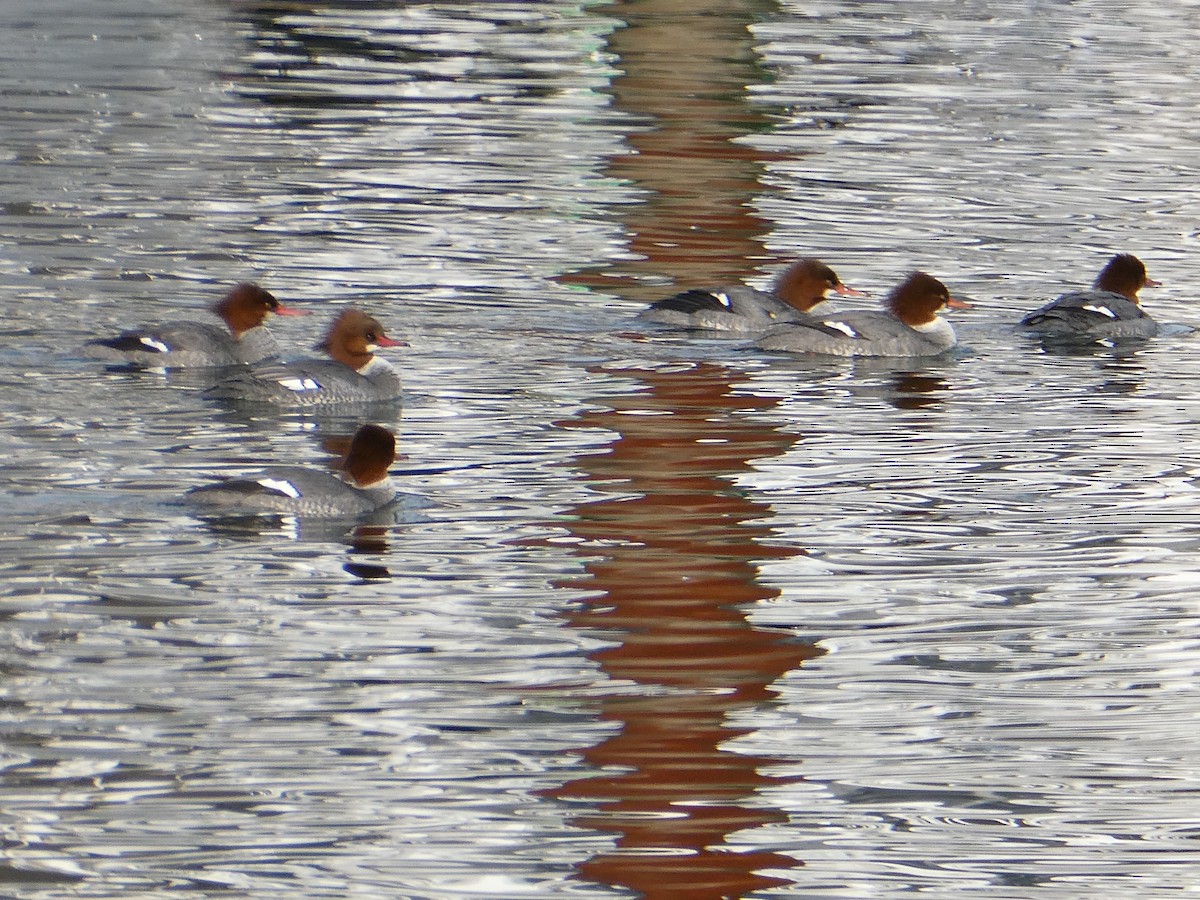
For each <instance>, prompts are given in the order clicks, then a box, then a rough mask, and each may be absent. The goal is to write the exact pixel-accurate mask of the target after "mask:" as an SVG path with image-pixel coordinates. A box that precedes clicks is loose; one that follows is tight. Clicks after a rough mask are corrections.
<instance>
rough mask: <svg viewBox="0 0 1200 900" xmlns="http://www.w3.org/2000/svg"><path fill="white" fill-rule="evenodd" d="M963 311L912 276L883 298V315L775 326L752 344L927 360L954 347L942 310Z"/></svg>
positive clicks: (929, 279) (939, 287) (927, 278)
mask: <svg viewBox="0 0 1200 900" xmlns="http://www.w3.org/2000/svg"><path fill="white" fill-rule="evenodd" d="M947 306H949V307H952V308H954V309H969V308H970V304H969V303H966V302H964V301H962V300H958V299H956V298H954V297H951V296H950V292H949V291H948V290H946V286H945V285H944V284H942V283H941V282H940V281H938V280H937V279H936V278H934V277H933V276H932V275H927V274H925V273H924V272H913V273H912V274H911V275H909V276H908V277H907V278H906V279H905V280H904V281H903V282H901V283H900V284H899V285H898V286H897V287H896V288H894V289H893V290H892V292H891V294H889V295H888V298H887V312H881V311H877V310H865V311H862V312H847V313H843V314H841V315H836V316H829V317H826V318H818V317H813V318H811V319H808V320H805V321H801V322H791V323H788V324H785V325H776V326H775V327H774V328H772V329H770V330H769V331H768V332H767V333H766V334H764V335H763V336H762V337H761V338H760V339H759V340H758V346H759V347H762V348H763V349H764V350H786V351H787V352H789V353H824V354H829V355H832V356H933V355H935V354H938V353H942V352H944V351H946V350H949V349H950V348H951V347H953V346H954V345H955V343H957V338H956V337H955V335H954V329H953V328H952V327H951V326H950V323H949V322H947V321H946V320H945V319H943V318H942V317H941V316H939V315H938V313H939V312H941V311H942V310H943V309H944V308H945V307H947Z"/></svg>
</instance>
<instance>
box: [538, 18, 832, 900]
mask: <svg viewBox="0 0 1200 900" xmlns="http://www.w3.org/2000/svg"><path fill="white" fill-rule="evenodd" d="M775 11H777V7H776V5H775V4H774V3H771V2H765V0H629V2H623V3H616V4H613V5H612V6H610V7H606V8H605V9H604V13H605V14H606V15H610V16H616V17H618V18H620V19H622V20H623V21H624V22H625V27H622V28H618V29H617V30H616V31H614V32H613V34H612V35H611V37H610V42H609V49H610V50H611V51H612V52H613V53H614V54H615V55H616V56H617V57H618V60H617V66H618V68H619V69H620V70H621V72H622V74H621V75H620V76H619V77H617V78H616V79H615V80H614V82H613V84H612V94H613V98H614V105H615V106H617V107H618V108H620V109H623V110H626V111H629V112H631V113H633V114H634V118H635V119H636V121H638V122H639V123H646V122H650V123H651V125H650V127H647V128H644V129H639V130H638V131H637V132H636V133H634V134H632V135H631V136H630V137H629V139H628V143H629V145H630V149H631V150H632V151H633V152H631V153H629V154H627V155H622V156H618V157H616V158H614V159H613V161H612V163H611V166H610V174H614V175H617V176H619V177H622V178H625V179H627V180H629V181H631V182H633V183H634V184H636V185H637V186H638V187H639V188H641V189H642V190H643V191H645V192H646V195H647V196H648V197H649V199H648V200H647V201H646V202H645V203H643V204H636V205H633V204H631V205H629V206H623V207H621V208H620V210H619V213H620V215H621V216H622V223H623V225H624V226H625V228H626V231H627V233H628V235H629V246H630V249H632V250H633V251H634V252H635V253H636V254H637V258H636V259H633V260H630V261H622V262H621V263H619V264H618V265H617V266H614V267H612V268H609V269H606V270H604V271H600V272H584V273H577V274H576V275H574V276H571V279H570V280H572V281H575V282H576V283H583V284H589V285H593V286H599V287H602V288H603V289H605V290H619V291H620V292H621V293H623V294H624V295H625V296H627V297H633V298H636V299H641V300H651V299H656V296H661V295H662V294H664V293H666V292H667V291H664V290H663V289H662V288H661V286H660V287H659V288H657V289H654V288H648V287H646V284H647V283H648V282H654V281H657V282H658V283H659V284H660V285H661V283H662V281H663V280H664V279H667V280H669V281H671V282H673V283H674V284H675V285H676V286H678V287H684V286H715V285H719V284H722V283H728V282H729V281H731V280H739V281H740V280H744V279H746V278H747V277H748V276H751V275H753V274H755V273H756V272H758V270H759V267H760V265H761V264H762V262H763V261H764V260H765V259H767V258H769V254H768V253H767V252H766V251H765V249H764V247H763V240H764V236H765V234H766V233H767V232H768V230H769V228H770V225H769V223H767V222H766V221H764V220H763V219H762V218H761V217H759V216H758V215H757V214H756V213H755V211H754V200H755V198H756V197H757V196H758V194H759V192H760V191H761V184H762V175H763V171H764V165H765V162H766V157H765V155H764V154H762V153H759V152H757V151H756V150H755V149H754V148H753V147H752V146H750V145H749V144H746V143H741V142H737V140H736V139H737V138H739V137H744V136H745V135H747V134H750V133H752V132H754V131H756V130H760V129H764V128H768V127H770V120H769V117H768V113H767V111H766V110H764V109H763V108H762V107H760V106H756V105H754V104H752V103H750V102H748V101H747V99H746V86H747V85H748V84H750V83H752V82H754V81H759V80H762V79H763V78H764V74H763V72H762V70H761V68H760V66H759V60H758V58H757V57H756V55H755V53H754V49H753V43H752V35H751V33H750V31H749V29H748V26H749V25H750V24H751V23H752V22H753V21H755V20H757V19H759V18H761V17H762V16H763V15H766V14H769V13H771V12H775ZM602 371H604V373H605V374H606V375H609V376H617V377H619V378H622V379H625V380H628V381H632V382H634V383H633V384H631V385H628V386H627V390H624V391H620V392H614V395H613V396H605V397H598V398H593V403H592V404H591V406H592V409H591V410H590V411H588V412H584V413H581V414H580V415H579V416H577V417H576V418H574V419H572V420H570V421H568V422H562V423H559V424H560V425H561V426H562V427H581V428H603V429H607V430H608V431H610V432H612V433H613V434H614V435H615V437H614V438H613V440H612V442H611V443H610V444H609V446H608V448H607V450H608V452H606V453H603V454H599V455H594V454H588V455H583V456H580V457H579V458H578V459H576V460H575V468H576V469H577V470H578V471H579V472H580V473H581V477H583V478H585V479H587V480H589V481H590V482H591V483H592V487H593V489H594V490H595V492H596V493H597V494H598V495H599V496H598V498H597V499H595V500H594V501H592V502H588V503H585V504H581V505H579V506H577V507H575V508H574V509H572V510H569V511H568V512H567V513H566V514H565V515H564V517H563V521H562V522H561V523H560V524H565V526H566V527H567V528H569V529H570V531H571V532H572V534H573V535H574V536H575V537H576V538H577V539H578V543H577V544H576V546H577V548H578V552H579V554H580V555H581V556H584V557H585V558H586V559H587V563H586V575H585V576H584V577H583V578H581V579H579V580H576V581H573V582H571V583H570V584H569V585H568V586H570V587H573V588H583V589H585V590H587V591H588V592H589V594H588V596H589V597H590V599H589V600H587V601H586V602H585V603H583V604H582V605H581V606H580V607H579V608H578V609H576V610H575V611H573V612H572V613H571V614H570V615H569V620H570V622H571V624H572V625H574V626H576V627H579V628H586V629H589V630H591V629H599V630H600V631H601V633H603V634H604V635H606V636H608V637H611V638H613V639H614V640H615V641H617V643H616V644H615V645H613V646H610V647H607V648H605V649H602V650H598V651H596V652H594V653H593V654H591V658H592V659H594V660H595V661H596V662H597V663H598V664H599V665H600V666H601V667H602V668H603V670H604V672H605V673H606V674H607V675H608V677H609V678H611V679H612V680H613V683H614V689H613V691H612V692H611V694H610V695H609V696H607V697H603V698H601V699H600V701H599V702H600V716H601V717H602V718H603V719H605V720H608V721H611V722H614V723H617V724H618V726H619V727H618V729H617V730H616V731H615V733H614V734H613V735H612V736H611V737H610V738H609V739H607V740H605V741H603V742H602V743H600V744H598V745H597V746H594V747H590V748H586V749H584V750H581V751H580V752H581V753H582V754H583V755H584V756H585V758H586V759H587V760H588V762H589V763H591V764H592V765H593V766H595V767H596V768H597V770H599V774H596V775H595V776H592V777H588V778H583V779H579V780H577V781H574V782H570V783H568V784H565V785H563V786H562V787H561V788H559V789H558V790H556V791H554V792H553V793H554V796H557V797H560V798H563V799H570V800H575V801H586V802H587V803H588V804H589V809H590V811H589V812H587V813H585V814H582V815H580V816H578V817H577V818H576V819H575V822H576V823H577V824H580V825H584V826H587V827H590V828H594V829H597V830H599V831H603V832H608V833H612V834H615V835H616V846H615V848H614V849H613V850H612V851H610V852H605V853H601V854H598V855H596V856H594V857H592V858H591V859H590V860H587V861H586V862H584V863H582V864H581V865H580V866H579V874H580V876H581V877H583V878H586V879H588V880H591V881H594V882H599V883H602V884H608V885H614V886H619V887H625V888H629V889H632V890H635V891H638V892H640V894H641V895H642V896H645V897H649V898H678V897H688V898H699V900H704V898H717V897H723V898H724V897H740V896H742V895H744V894H745V893H747V892H750V891H753V890H761V889H763V888H767V887H772V886H776V885H783V884H788V883H790V882H789V881H787V880H786V879H785V878H784V877H782V876H780V875H779V874H770V871H771V870H775V871H776V872H778V871H779V870H783V869H787V868H791V867H794V866H797V865H800V863H799V861H797V860H796V859H794V858H793V857H790V856H785V855H783V854H778V853H774V852H771V851H770V850H756V851H751V852H738V851H737V849H736V846H735V845H734V844H732V843H731V842H730V841H729V837H730V835H732V834H733V833H735V832H738V831H743V830H746V829H754V828H756V827H759V826H762V825H767V824H770V823H775V822H780V821H784V820H785V819H786V814H785V813H783V812H782V811H780V810H778V809H774V808H771V807H770V806H769V804H768V802H767V800H766V798H765V796H764V795H763V794H762V792H761V789H762V788H763V787H766V786H769V785H772V784H778V783H779V782H780V780H781V779H780V778H779V777H778V776H776V775H772V774H771V770H772V769H777V768H779V767H781V766H782V765H784V764H794V763H795V760H780V759H771V758H765V757H761V756H752V755H749V754H742V753H738V752H736V751H735V750H734V749H731V748H730V746H729V745H730V742H731V741H733V740H734V739H736V738H738V737H740V736H742V735H745V734H746V733H747V732H748V731H749V730H750V726H746V725H743V724H741V723H745V722H753V721H754V720H755V715H754V714H755V712H756V710H759V709H761V708H763V707H764V706H765V705H768V704H770V703H771V702H772V700H773V698H774V696H775V693H774V691H773V689H772V685H773V684H774V683H775V682H776V681H778V680H779V679H780V678H781V677H782V676H784V675H785V674H786V673H788V672H789V671H791V670H793V669H795V668H797V667H798V666H800V665H802V664H803V663H804V661H805V660H808V659H811V658H812V657H814V656H816V655H817V654H818V653H819V651H818V650H817V649H816V648H815V647H813V646H812V645H811V644H807V643H804V642H801V641H798V640H794V639H793V638H792V636H791V635H790V634H789V633H786V632H783V631H778V630H772V629H767V628H757V627H754V626H753V625H751V624H750V622H749V621H747V618H746V612H745V610H746V609H748V608H749V607H750V605H752V604H755V603H761V602H763V601H766V600H770V599H771V598H773V597H774V596H775V595H776V591H774V590H773V589H771V588H769V587H766V586H764V585H763V584H761V583H760V579H759V568H758V567H759V563H760V561H762V560H764V559H768V558H772V557H776V558H778V557H787V556H795V555H798V554H800V553H803V552H804V551H803V550H802V549H800V548H797V547H794V546H784V545H782V544H781V543H777V542H773V535H772V531H771V528H770V525H769V522H770V518H771V510H770V507H769V506H767V505H766V504H765V503H762V502H759V501H757V500H755V499H753V498H752V497H750V496H748V495H747V493H746V492H745V491H744V490H742V489H740V488H738V487H737V486H736V485H735V484H734V481H733V479H734V478H735V477H736V476H737V475H738V474H739V473H744V472H746V471H748V470H749V469H751V468H752V463H753V461H754V460H758V459H764V458H770V457H776V456H779V455H781V454H784V453H786V452H788V451H789V450H790V449H791V448H792V446H793V445H794V444H796V442H797V441H799V440H800V439H801V438H800V435H798V434H795V433H793V432H787V433H785V432H781V431H780V430H778V429H777V428H776V427H774V426H773V425H772V424H771V423H770V422H768V421H767V420H766V418H765V417H763V416H759V415H756V413H762V412H764V411H765V410H767V409H769V408H770V407H772V406H774V405H775V403H776V401H775V400H773V399H770V398H763V397H756V396H753V395H751V394H748V393H746V392H745V391H742V390H739V388H738V387H737V385H738V384H739V383H742V382H744V381H745V380H746V379H745V376H743V375H741V374H740V373H738V372H736V371H735V370H733V369H731V368H728V367H726V366H723V365H717V364H711V363H695V362H688V363H678V364H674V365H663V366H652V365H646V366H644V367H640V368H616V367H611V368H607V369H603V370H602Z"/></svg>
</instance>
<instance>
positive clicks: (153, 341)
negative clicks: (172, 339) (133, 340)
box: [139, 334, 171, 353]
mask: <svg viewBox="0 0 1200 900" xmlns="http://www.w3.org/2000/svg"><path fill="white" fill-rule="evenodd" d="M139 342H140V343H142V344H144V345H145V346H146V347H149V348H150V349H151V350H153V351H154V352H155V353H170V352H171V348H170V347H168V346H167V345H166V344H164V343H163V342H162V341H160V340H159V339H158V338H153V337H150V335H148V334H145V335H142V337H141V338H139Z"/></svg>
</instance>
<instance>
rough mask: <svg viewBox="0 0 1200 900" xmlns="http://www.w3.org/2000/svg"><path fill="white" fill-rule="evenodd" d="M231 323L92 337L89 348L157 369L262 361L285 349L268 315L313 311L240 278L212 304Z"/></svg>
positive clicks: (103, 356)
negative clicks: (271, 329)
mask: <svg viewBox="0 0 1200 900" xmlns="http://www.w3.org/2000/svg"><path fill="white" fill-rule="evenodd" d="M212 311H213V312H214V313H216V314H217V315H218V316H219V317H220V318H221V319H222V320H223V321H224V322H225V325H226V328H225V329H222V328H221V327H220V326H219V325H213V324H209V323H208V322H173V323H168V324H165V325H160V326H158V327H157V328H144V329H131V330H129V331H123V332H121V333H120V334H119V335H117V336H116V337H114V338H106V339H103V340H96V341H91V342H89V343H87V344H85V345H84V348H83V352H84V353H85V354H86V355H87V356H89V357H91V358H93V359H102V360H104V361H106V362H114V363H123V364H125V365H131V366H139V367H144V368H153V369H189V368H217V367H222V366H239V365H245V364H247V363H256V362H259V361H260V360H263V359H266V358H267V357H269V356H274V355H276V354H277V353H278V352H279V348H278V346H277V345H276V343H275V338H274V337H272V336H271V333H270V332H269V331H267V329H266V328H265V327H263V326H264V323H265V322H266V320H267V318H268V316H271V315H277V316H307V315H308V311H307V310H302V309H295V308H293V307H290V306H284V305H283V304H282V303H280V302H279V301H278V300H276V299H275V297H274V296H272V295H271V294H270V293H269V292H268V291H265V290H263V289H262V288H261V287H259V286H258V285H257V284H250V283H245V284H239V285H238V286H237V287H235V288H234V289H233V290H231V291H230V292H229V293H227V294H226V295H225V296H224V297H223V298H221V300H219V301H217V303H215V304H214V305H213V307H212Z"/></svg>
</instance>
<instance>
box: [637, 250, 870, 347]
mask: <svg viewBox="0 0 1200 900" xmlns="http://www.w3.org/2000/svg"><path fill="white" fill-rule="evenodd" d="M828 291H834V292H835V293H838V294H842V295H844V296H848V297H862V296H865V295H864V294H863V292H862V291H856V290H854V289H853V288H848V287H846V285H844V284H842V280H841V279H840V278H838V276H837V273H835V272H834V271H833V269H831V268H829V266H827V265H825V263H823V262H821V261H820V260H819V259H801V260H799V261H798V262H795V263H793V264H792V265H790V266H788V268H787V269H785V270H784V271H783V272H782V273H781V274H780V275H779V277H778V278H777V279H776V280H775V283H774V284H773V285H772V286H771V289H770V290H769V291H760V290H757V289H756V288H752V287H748V286H747V285H744V284H738V285H731V286H729V287H723V288H718V289H715V290H702V289H699V288H697V289H693V290H690V291H683V292H682V293H679V294H675V295H674V296H673V297H667V298H666V299H664V300H659V301H658V302H657V303H654V304H652V305H651V306H650V308H649V309H647V310H646V311H645V312H643V313H642V318H643V319H645V320H646V321H649V322H659V323H661V324H663V325H677V326H681V327H684V328H707V329H711V330H716V331H762V330H764V329H766V328H769V327H770V326H772V325H775V324H778V323H780V322H791V321H794V320H796V319H800V318H803V316H804V315H805V314H819V313H820V312H822V311H823V310H827V309H828V307H827V305H826V297H825V294H826V293H827V292H828Z"/></svg>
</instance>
